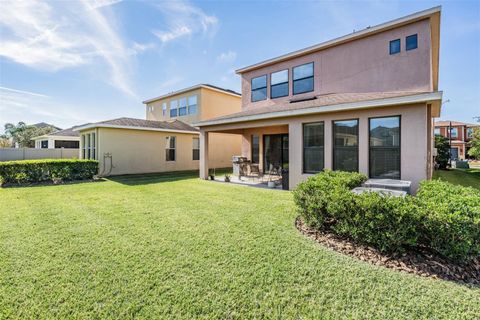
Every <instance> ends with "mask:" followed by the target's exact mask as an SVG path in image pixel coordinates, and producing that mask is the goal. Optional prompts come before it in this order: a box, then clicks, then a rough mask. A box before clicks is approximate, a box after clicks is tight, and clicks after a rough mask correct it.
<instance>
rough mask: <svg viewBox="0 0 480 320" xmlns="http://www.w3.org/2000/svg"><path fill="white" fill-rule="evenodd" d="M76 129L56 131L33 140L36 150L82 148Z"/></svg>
mask: <svg viewBox="0 0 480 320" xmlns="http://www.w3.org/2000/svg"><path fill="white" fill-rule="evenodd" d="M78 127H79V126H76V127H71V128H68V129H64V130H59V131H55V132H52V133H49V134H45V135H42V136H38V137H35V138H32V140H34V141H35V148H36V149H59V148H65V149H78V148H79V146H80V134H79V133H78V131H75V129H76V128H78Z"/></svg>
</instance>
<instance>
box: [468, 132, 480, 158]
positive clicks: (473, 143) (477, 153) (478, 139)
mask: <svg viewBox="0 0 480 320" xmlns="http://www.w3.org/2000/svg"><path fill="white" fill-rule="evenodd" d="M469 146H470V150H468V155H469V156H471V157H474V158H475V159H477V160H480V128H475V129H473V135H472V140H470V142H469Z"/></svg>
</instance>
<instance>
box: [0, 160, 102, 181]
mask: <svg viewBox="0 0 480 320" xmlns="http://www.w3.org/2000/svg"><path fill="white" fill-rule="evenodd" d="M97 172H98V161H96V160H78V159H59V160H56V159H46V160H21V161H7V162H0V181H1V183H2V184H3V183H18V184H22V183H31V182H42V181H53V180H83V179H91V178H93V176H94V175H95V174H97Z"/></svg>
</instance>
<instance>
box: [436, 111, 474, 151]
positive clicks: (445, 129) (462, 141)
mask: <svg viewBox="0 0 480 320" xmlns="http://www.w3.org/2000/svg"><path fill="white" fill-rule="evenodd" d="M474 128H480V124H471V123H464V122H458V121H450V120H444V121H436V122H435V134H438V135H442V136H444V137H445V138H447V139H449V140H450V141H451V149H450V154H451V158H452V160H465V159H468V158H469V157H468V149H469V146H468V142H469V141H470V139H471V138H472V136H473V130H474Z"/></svg>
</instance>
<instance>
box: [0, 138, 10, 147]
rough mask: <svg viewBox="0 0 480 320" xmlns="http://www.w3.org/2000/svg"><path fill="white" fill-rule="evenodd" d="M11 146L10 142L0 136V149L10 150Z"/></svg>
mask: <svg viewBox="0 0 480 320" xmlns="http://www.w3.org/2000/svg"><path fill="white" fill-rule="evenodd" d="M11 146H12V141H10V139H8V138H4V137H3V136H0V148H10V147H11Z"/></svg>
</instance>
